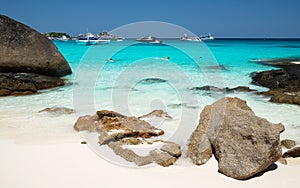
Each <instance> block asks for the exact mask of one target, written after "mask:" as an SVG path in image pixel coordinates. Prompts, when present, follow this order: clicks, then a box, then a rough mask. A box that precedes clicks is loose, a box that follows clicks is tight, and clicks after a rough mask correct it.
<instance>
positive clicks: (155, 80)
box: [139, 78, 167, 84]
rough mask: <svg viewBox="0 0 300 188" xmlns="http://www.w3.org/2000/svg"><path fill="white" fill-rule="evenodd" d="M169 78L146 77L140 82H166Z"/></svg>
mask: <svg viewBox="0 0 300 188" xmlns="http://www.w3.org/2000/svg"><path fill="white" fill-rule="evenodd" d="M165 82H167V80H164V79H161V78H146V79H144V80H141V81H140V82H139V83H141V84H157V83H165Z"/></svg>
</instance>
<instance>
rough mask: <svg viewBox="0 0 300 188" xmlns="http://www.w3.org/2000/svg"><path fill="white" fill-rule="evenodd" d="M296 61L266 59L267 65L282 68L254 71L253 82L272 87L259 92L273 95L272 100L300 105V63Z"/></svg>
mask: <svg viewBox="0 0 300 188" xmlns="http://www.w3.org/2000/svg"><path fill="white" fill-rule="evenodd" d="M294 61H296V60H292V59H274V60H269V61H266V62H267V65H272V66H276V67H280V68H281V69H279V70H270V71H262V72H254V73H252V74H251V77H252V83H253V84H256V85H259V86H263V87H267V88H269V89H270V90H269V91H267V92H261V93H259V94H263V95H266V96H271V99H270V101H271V102H276V103H286V104H297V105H300V65H299V64H295V62H294Z"/></svg>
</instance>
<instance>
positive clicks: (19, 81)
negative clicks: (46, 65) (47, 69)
mask: <svg viewBox="0 0 300 188" xmlns="http://www.w3.org/2000/svg"><path fill="white" fill-rule="evenodd" d="M64 84H65V82H64V80H63V79H60V78H58V77H53V76H44V75H39V74H35V73H0V96H6V95H25V94H32V93H36V92H37V91H38V90H40V89H49V88H53V87H57V86H63V85H64Z"/></svg>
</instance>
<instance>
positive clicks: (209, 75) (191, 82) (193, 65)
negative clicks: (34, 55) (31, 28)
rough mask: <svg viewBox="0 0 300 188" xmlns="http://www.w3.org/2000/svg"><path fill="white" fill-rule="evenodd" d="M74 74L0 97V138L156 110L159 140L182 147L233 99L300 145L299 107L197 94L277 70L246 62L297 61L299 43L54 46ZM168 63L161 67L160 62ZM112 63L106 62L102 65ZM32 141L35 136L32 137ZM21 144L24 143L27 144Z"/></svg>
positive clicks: (249, 96)
mask: <svg viewBox="0 0 300 188" xmlns="http://www.w3.org/2000/svg"><path fill="white" fill-rule="evenodd" d="M55 44H56V46H57V47H58V49H59V51H60V52H61V53H62V54H63V55H64V57H65V58H66V59H67V61H68V62H69V63H70V66H71V68H72V70H73V74H72V75H69V76H66V77H65V78H66V79H67V80H68V84H67V85H66V86H64V87H62V88H56V89H51V90H46V91H42V92H40V93H38V94H35V95H32V96H18V97H14V96H9V97H2V98H0V103H1V109H0V124H2V126H1V129H2V134H1V133H0V136H1V135H4V133H5V132H7V131H11V130H13V129H17V130H18V133H16V134H18V139H22V138H23V137H26V132H27V130H35V132H36V133H38V135H43V136H47V137H53V138H58V137H59V138H63V137H65V136H66V135H68V134H72V133H73V130H72V125H73V123H74V122H75V121H76V119H77V117H78V116H80V115H84V114H92V113H94V112H95V111H96V110H99V109H111V110H116V111H118V112H121V113H124V114H127V115H135V116H139V115H142V114H145V113H148V112H150V111H152V110H154V109H163V110H165V111H167V112H168V113H169V114H170V115H171V116H173V118H174V119H173V120H172V121H168V122H159V123H157V122H156V123H157V126H159V127H161V128H162V129H164V130H165V132H166V134H165V136H164V137H167V138H169V139H171V140H172V139H173V140H176V141H179V142H180V143H181V144H183V143H184V142H185V141H186V139H187V138H188V136H189V134H190V133H191V131H192V130H193V129H194V128H195V126H196V125H197V122H198V121H199V113H200V112H201V110H202V109H203V108H204V106H205V105H208V104H211V103H212V102H214V101H216V100H218V99H219V98H222V97H224V96H231V97H234V96H236V97H239V98H241V99H244V100H246V101H247V103H248V105H249V106H250V107H251V108H252V109H253V111H254V112H255V113H256V114H257V115H258V116H260V117H263V118H267V119H268V120H269V121H271V122H274V123H280V122H281V123H283V124H284V125H285V126H286V131H285V132H284V133H283V134H282V137H283V138H293V139H296V140H297V141H298V143H299V142H300V123H299V122H300V116H299V114H300V108H299V106H296V105H287V104H275V103H271V102H269V101H268V100H269V98H267V97H264V96H258V95H255V94H254V93H227V94H223V93H218V92H208V91H196V90H193V89H191V88H193V87H200V86H204V85H213V86H217V87H236V86H249V87H250V88H252V89H257V90H259V91H263V90H267V89H266V88H262V87H259V86H256V85H252V84H251V77H250V74H251V73H252V72H255V71H263V70H270V69H276V68H274V67H270V66H266V65H260V64H257V63H255V62H253V61H252V60H257V59H268V58H290V57H296V58H299V57H300V40H292V39H291V40H271V39H268V40H263V39H247V40H246V39H241V40H239V39H224V40H222V39H216V40H213V41H207V42H205V43H204V42H202V43H193V42H184V41H179V40H171V39H170V40H164V43H163V44H161V45H148V44H141V43H136V42H135V41H134V40H125V41H123V42H116V41H112V42H111V43H110V44H108V45H95V46H82V45H77V44H76V43H74V42H55ZM167 56H168V57H170V59H169V60H168V61H167V60H165V59H164V57H167ZM110 58H113V62H109V61H108V59H110ZM53 106H56V107H67V108H74V109H75V110H76V112H77V113H76V114H75V115H60V116H58V115H55V116H53V115H52V116H51V115H47V114H41V113H38V112H39V111H40V110H42V109H44V108H47V107H53ZM28 132H29V131H28ZM31 136H34V135H31ZM27 140H28V139H27Z"/></svg>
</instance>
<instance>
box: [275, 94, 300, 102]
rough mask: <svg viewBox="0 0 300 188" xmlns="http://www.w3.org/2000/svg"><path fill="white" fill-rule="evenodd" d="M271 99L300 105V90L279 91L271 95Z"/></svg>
mask: <svg viewBox="0 0 300 188" xmlns="http://www.w3.org/2000/svg"><path fill="white" fill-rule="evenodd" d="M270 101H271V102H276V103H286V104H297V105H300V92H278V93H276V94H275V95H273V96H272V97H271V99H270Z"/></svg>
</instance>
